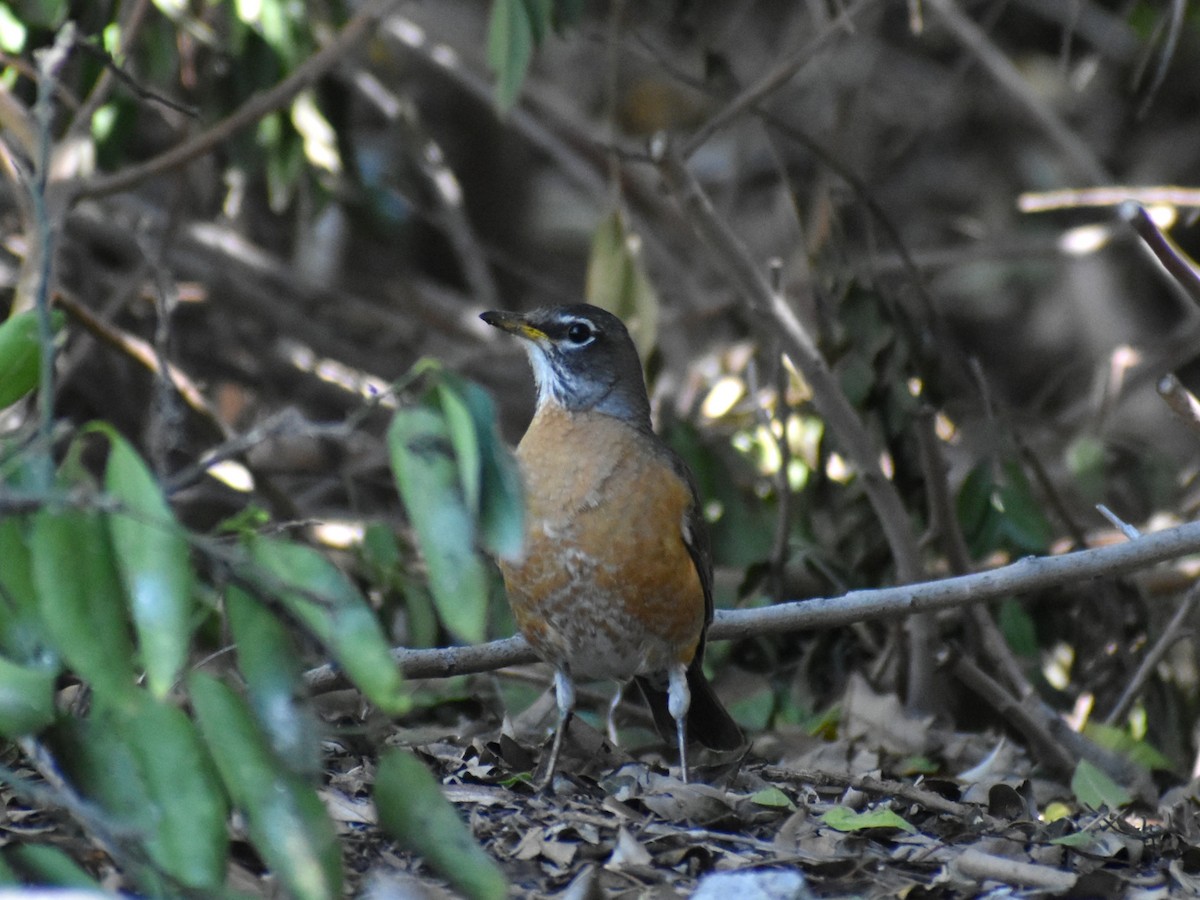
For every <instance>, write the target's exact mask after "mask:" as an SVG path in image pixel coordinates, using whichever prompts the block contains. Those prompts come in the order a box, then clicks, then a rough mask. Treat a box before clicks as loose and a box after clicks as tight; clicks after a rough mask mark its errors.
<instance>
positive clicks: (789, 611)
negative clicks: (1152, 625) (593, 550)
mask: <svg viewBox="0 0 1200 900" xmlns="http://www.w3.org/2000/svg"><path fill="white" fill-rule="evenodd" d="M1190 553H1200V522H1189V523H1188V524H1186V525H1179V526H1177V527H1175V528H1169V529H1166V530H1164V531H1157V532H1154V533H1151V534H1144V535H1142V537H1140V538H1138V539H1137V540H1136V541H1130V542H1128V543H1124V544H1113V545H1110V546H1106V547H1096V548H1093V549H1089V550H1077V551H1075V552H1074V553H1064V554H1063V555H1061V556H1047V557H1026V558H1025V559H1021V560H1018V561H1017V562H1015V563H1012V564H1011V565H1007V566H1004V567H1003V568H999V569H992V570H990V571H987V572H976V573H974V574H972V575H959V576H956V577H954V578H944V579H942V580H940V581H928V582H925V583H923V584H909V585H902V586H899V587H889V588H881V589H879V590H871V591H851V592H850V593H848V594H844V595H842V596H840V597H815V598H813V599H811V600H795V601H792V602H791V603H781V604H779V605H778V606H769V607H764V608H761V609H740V610H717V616H716V621H715V622H713V624H712V627H711V628H710V629H709V632H708V638H709V640H710V641H712V640H716V641H730V640H740V639H742V638H747V637H755V636H758V635H763V634H779V633H780V632H787V631H805V630H809V629H815V628H834V627H838V626H841V625H850V624H852V623H854V622H861V621H864V620H867V619H884V618H894V617H898V616H904V615H909V614H912V613H916V612H940V611H942V610H947V609H954V608H956V607H960V606H965V605H967V604H970V603H983V602H986V601H988V600H996V599H999V598H1000V597H1006V596H1010V595H1012V594H1022V593H1028V592H1031V591H1038V590H1043V589H1045V588H1050V587H1055V586H1057V585H1062V584H1070V583H1074V582H1082V581H1087V580H1088V579H1093V578H1112V577H1114V576H1118V575H1126V574H1128V573H1130V572H1136V571H1138V570H1140V569H1145V568H1148V567H1150V566H1153V565H1155V564H1157V563H1161V562H1165V561H1167V560H1170V559H1176V558H1178V557H1181V556H1185V555H1187V554H1190ZM392 655H393V656H394V657H395V659H396V661H397V662H398V663H399V664H400V667H401V668H402V669H403V670H404V674H405V675H406V676H408V677H409V678H446V677H449V676H451V675H467V674H470V673H472V672H488V671H491V670H493V669H499V668H502V667H504V666H513V665H524V664H526V663H530V662H535V661H536V657H535V656H534V654H533V651H532V650H530V649H529V645H528V644H526V643H525V641H524V640H523V639H522V638H520V637H511V638H505V639H504V640H500V641H492V642H491V643H488V644H482V645H479V646H475V647H445V648H439V649H436V650H412V649H408V648H405V647H400V648H397V649H395V650H393V651H392ZM306 677H307V680H308V683H309V685H310V686H311V687H313V688H315V689H328V688H329V687H330V686H331V685H333V684H334V683H338V680H339V676H338V673H337V672H336V671H335V670H334V669H333V668H332V667H330V666H321V667H319V668H316V669H313V670H311V671H310V672H308V674H307V676H306Z"/></svg>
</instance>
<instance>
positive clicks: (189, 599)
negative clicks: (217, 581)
mask: <svg viewBox="0 0 1200 900" xmlns="http://www.w3.org/2000/svg"><path fill="white" fill-rule="evenodd" d="M101 430H102V431H103V432H104V434H105V435H106V436H107V437H108V440H109V451H108V465H107V468H106V470H105V486H106V487H107V489H108V491H109V493H111V494H112V495H113V496H114V497H116V498H117V499H118V500H119V501H120V504H121V508H120V509H119V510H117V511H114V512H111V513H110V514H109V516H108V529H109V534H110V535H111V536H112V543H113V549H114V551H115V552H116V559H117V568H118V570H119V571H120V573H121V580H122V582H123V583H124V585H125V590H126V592H127V594H128V597H129V606H130V610H131V612H132V615H133V624H134V628H135V629H136V631H137V636H138V644H139V647H140V649H141V659H142V665H143V666H144V667H145V669H146V682H147V684H148V685H149V687H150V691H151V693H153V694H154V695H155V696H156V697H165V696H166V695H167V693H168V692H169V691H170V690H171V686H172V685H173V684H174V683H175V680H176V679H177V678H178V677H179V673H180V672H181V671H182V670H183V667H184V665H185V664H186V663H187V659H188V646H189V643H190V640H191V616H192V611H193V608H194V600H193V584H192V582H193V576H192V565H191V559H190V556H189V553H188V542H187V538H186V536H185V535H184V532H183V530H182V529H181V528H180V526H179V523H178V522H177V521H176V520H175V516H174V514H173V513H172V512H171V508H170V507H169V506H168V505H167V501H166V498H165V497H164V496H163V493H162V490H161V488H160V487H159V485H158V482H157V480H156V479H155V478H154V475H153V474H152V473H151V471H150V469H149V468H148V467H147V466H146V464H145V463H144V462H143V461H142V459H141V457H140V456H138V454H137V452H136V451H135V450H134V449H133V447H131V446H130V445H129V442H128V441H126V440H125V439H124V438H123V437H121V436H120V435H119V434H118V433H117V432H116V431H114V430H113V429H111V428H109V427H103V426H102V427H101Z"/></svg>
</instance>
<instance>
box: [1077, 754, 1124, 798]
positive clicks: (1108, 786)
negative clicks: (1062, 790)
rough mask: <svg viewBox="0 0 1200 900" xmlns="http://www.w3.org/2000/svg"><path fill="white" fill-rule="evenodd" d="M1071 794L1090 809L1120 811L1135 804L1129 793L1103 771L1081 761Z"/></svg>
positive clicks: (1085, 761)
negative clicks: (1123, 807)
mask: <svg viewBox="0 0 1200 900" xmlns="http://www.w3.org/2000/svg"><path fill="white" fill-rule="evenodd" d="M1071 792H1072V793H1074V794H1075V799H1076V800H1078V801H1079V802H1080V803H1082V804H1083V805H1084V806H1086V807H1088V808H1089V809H1095V810H1101V809H1104V808H1105V807H1107V808H1108V809H1119V808H1121V807H1122V806H1127V805H1128V804H1130V803H1132V802H1133V798H1132V797H1131V796H1130V794H1129V792H1128V791H1127V790H1125V788H1123V787H1121V785H1119V784H1117V783H1116V782H1115V781H1113V780H1112V778H1111V777H1109V776H1108V775H1107V774H1106V773H1105V772H1104V771H1103V770H1101V769H1100V768H1098V767H1097V766H1095V765H1093V764H1092V763H1090V762H1088V761H1087V760H1086V759H1081V760H1080V761H1079V764H1078V765H1076V766H1075V774H1074V775H1072V776H1071Z"/></svg>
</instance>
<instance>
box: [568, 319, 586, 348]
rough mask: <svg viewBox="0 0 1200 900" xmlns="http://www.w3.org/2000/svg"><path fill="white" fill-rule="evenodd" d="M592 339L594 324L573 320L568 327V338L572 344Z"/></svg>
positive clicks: (583, 342) (584, 342)
mask: <svg viewBox="0 0 1200 900" xmlns="http://www.w3.org/2000/svg"><path fill="white" fill-rule="evenodd" d="M591 339H592V326H590V325H588V323H587V322H572V323H571V327H570V328H568V329H567V340H568V341H570V342H571V343H572V344H586V343H587V342H588V341H590V340H591Z"/></svg>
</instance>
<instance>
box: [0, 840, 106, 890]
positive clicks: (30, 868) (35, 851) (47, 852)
mask: <svg viewBox="0 0 1200 900" xmlns="http://www.w3.org/2000/svg"><path fill="white" fill-rule="evenodd" d="M4 859H5V861H6V862H7V863H9V864H10V865H11V866H12V868H13V869H14V870H16V871H17V872H18V873H19V874H20V875H21V876H22V880H24V881H25V882H26V883H27V884H31V885H38V886H46V885H53V886H54V887H63V888H78V889H79V890H81V891H88V892H93V891H94V892H95V893H96V894H97V895H100V896H102V892H101V889H100V885H99V884H97V883H96V881H95V880H94V879H93V878H92V877H91V876H90V875H88V873H87V872H85V871H84V870H83V868H82V867H81V866H80V865H79V863H77V862H75V860H73V859H71V857H69V856H67V854H66V853H64V852H63V851H62V850H59V849H58V848H57V847H51V846H50V845H49V844H10V845H9V846H8V847H5V848H4Z"/></svg>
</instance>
